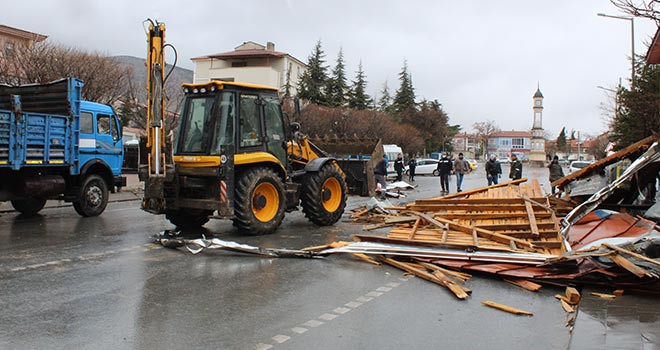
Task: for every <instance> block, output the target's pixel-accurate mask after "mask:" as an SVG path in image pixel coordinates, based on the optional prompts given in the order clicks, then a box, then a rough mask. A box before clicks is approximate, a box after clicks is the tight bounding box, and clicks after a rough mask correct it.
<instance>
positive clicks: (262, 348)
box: [255, 343, 273, 350]
mask: <svg viewBox="0 0 660 350" xmlns="http://www.w3.org/2000/svg"><path fill="white" fill-rule="evenodd" d="M272 347H273V346H272V345H270V344H264V343H259V344H257V345H256V347H255V349H256V350H268V349H270V348H272Z"/></svg>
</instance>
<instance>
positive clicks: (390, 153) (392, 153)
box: [383, 145, 405, 175]
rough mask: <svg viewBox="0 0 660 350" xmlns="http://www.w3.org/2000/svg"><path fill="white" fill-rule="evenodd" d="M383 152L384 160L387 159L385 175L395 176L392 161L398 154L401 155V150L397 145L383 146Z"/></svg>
mask: <svg viewBox="0 0 660 350" xmlns="http://www.w3.org/2000/svg"><path fill="white" fill-rule="evenodd" d="M383 151H385V158H386V159H387V175H390V174H396V171H394V161H395V160H396V157H397V156H398V155H399V153H401V155H403V150H402V149H401V147H399V146H397V145H383ZM404 165H405V164H404Z"/></svg>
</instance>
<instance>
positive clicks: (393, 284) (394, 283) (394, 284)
mask: <svg viewBox="0 0 660 350" xmlns="http://www.w3.org/2000/svg"><path fill="white" fill-rule="evenodd" d="M400 285H401V283H396V282H390V283H388V284H387V286H388V287H392V288H396V287H398V286H400Z"/></svg>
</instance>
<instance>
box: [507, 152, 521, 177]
mask: <svg viewBox="0 0 660 350" xmlns="http://www.w3.org/2000/svg"><path fill="white" fill-rule="evenodd" d="M522 170H523V165H522V163H521V162H520V161H519V160H518V156H517V155H515V154H512V155H511V170H509V179H511V180H518V179H521V178H522Z"/></svg>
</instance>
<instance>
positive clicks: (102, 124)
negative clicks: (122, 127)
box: [96, 114, 112, 135]
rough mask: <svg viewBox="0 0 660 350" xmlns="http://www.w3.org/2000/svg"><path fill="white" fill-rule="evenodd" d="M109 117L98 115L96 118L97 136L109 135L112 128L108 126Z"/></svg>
mask: <svg viewBox="0 0 660 350" xmlns="http://www.w3.org/2000/svg"><path fill="white" fill-rule="evenodd" d="M110 119H112V118H110V116H109V115H107V114H99V115H97V116H96V133H97V134H99V135H110V134H111V133H112V127H111V126H110Z"/></svg>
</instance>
